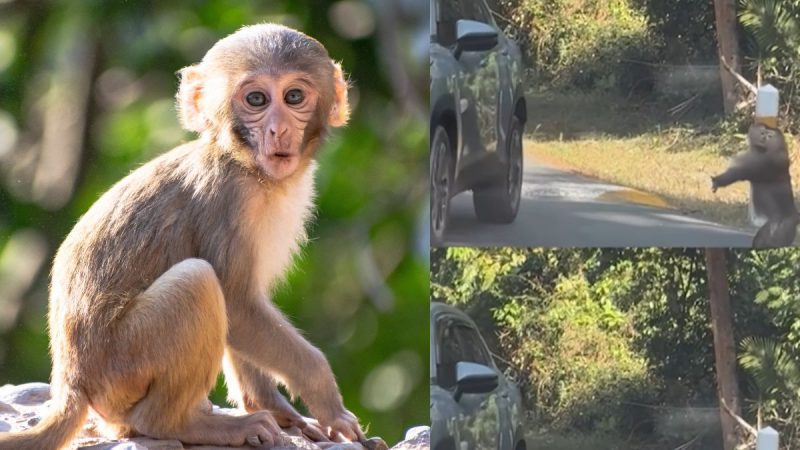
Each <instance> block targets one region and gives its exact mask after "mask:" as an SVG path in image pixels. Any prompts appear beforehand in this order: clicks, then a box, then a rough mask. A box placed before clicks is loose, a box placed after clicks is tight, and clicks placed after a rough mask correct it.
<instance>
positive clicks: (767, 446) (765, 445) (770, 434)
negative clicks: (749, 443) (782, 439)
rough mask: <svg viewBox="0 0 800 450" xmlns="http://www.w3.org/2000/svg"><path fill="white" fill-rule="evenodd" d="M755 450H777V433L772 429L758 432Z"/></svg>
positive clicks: (765, 428) (768, 428)
mask: <svg viewBox="0 0 800 450" xmlns="http://www.w3.org/2000/svg"><path fill="white" fill-rule="evenodd" d="M756 450H778V432H777V431H775V429H774V428H772V427H764V428H762V429H760V430H758V437H756Z"/></svg>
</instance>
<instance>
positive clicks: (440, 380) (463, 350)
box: [430, 302, 525, 450]
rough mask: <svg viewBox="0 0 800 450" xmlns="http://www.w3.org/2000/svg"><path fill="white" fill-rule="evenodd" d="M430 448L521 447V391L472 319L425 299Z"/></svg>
mask: <svg viewBox="0 0 800 450" xmlns="http://www.w3.org/2000/svg"><path fill="white" fill-rule="evenodd" d="M430 355H431V360H430V364H431V449H432V450H472V449H480V450H488V449H498V450H525V439H524V436H523V434H524V431H523V428H522V418H523V409H522V396H521V395H520V391H519V389H518V388H517V386H516V385H515V384H514V383H513V382H511V381H510V380H509V379H507V378H506V377H505V376H504V375H503V373H502V372H501V371H500V370H499V369H498V368H497V366H496V365H495V362H494V360H493V359H492V356H491V353H490V352H489V350H488V348H487V347H486V343H485V342H484V340H483V338H482V337H481V335H480V333H479V332H478V328H477V327H476V326H475V323H474V322H473V321H472V320H471V319H470V318H469V317H468V316H467V315H466V314H464V313H463V312H461V311H459V310H458V309H456V308H453V307H451V306H447V305H445V304H443V303H438V302H433V303H431V352H430Z"/></svg>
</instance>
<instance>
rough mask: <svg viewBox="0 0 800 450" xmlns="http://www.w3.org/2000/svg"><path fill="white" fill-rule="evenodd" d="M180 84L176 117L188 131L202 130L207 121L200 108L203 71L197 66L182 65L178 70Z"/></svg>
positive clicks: (205, 126) (206, 125)
mask: <svg viewBox="0 0 800 450" xmlns="http://www.w3.org/2000/svg"><path fill="white" fill-rule="evenodd" d="M178 75H180V77H181V84H180V87H179V88H178V94H177V95H176V99H177V100H178V119H179V120H180V122H181V126H183V128H185V129H187V130H189V131H196V132H198V133H200V132H202V131H203V130H205V129H206V128H207V127H208V121H207V119H206V117H205V115H204V114H203V111H202V109H201V108H200V99H201V97H202V96H203V71H202V70H200V68H199V67H197V66H189V67H184V68H183V69H181V70H179V71H178Z"/></svg>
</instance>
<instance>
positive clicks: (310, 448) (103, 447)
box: [0, 383, 430, 450]
mask: <svg viewBox="0 0 800 450" xmlns="http://www.w3.org/2000/svg"><path fill="white" fill-rule="evenodd" d="M49 400H50V386H49V385H48V384H46V383H28V384H21V385H18V386H14V385H10V384H8V385H5V386H3V387H0V432H5V431H21V430H25V429H28V428H30V427H32V426H34V425H36V424H37V423H39V421H40V420H41V419H42V417H43V415H44V414H45V413H46V411H47V408H48V403H49ZM214 413H215V414H237V412H236V410H232V409H227V408H219V407H216V406H215V407H214ZM96 420H97V419H96V418H93V417H92V416H91V415H90V417H89V420H88V421H87V423H86V425H85V426H84V428H83V430H82V431H81V433H80V434H79V435H78V437H76V438H75V439H74V440H73V441H72V443H71V445H70V447H69V448H70V449H75V450H182V449H187V450H228V449H232V448H233V447H209V446H184V445H183V444H181V443H180V442H179V441H174V440H157V439H150V438H133V439H121V440H112V439H107V438H103V437H99V436H98V435H97V431H96V429H97V426H96V423H97V422H96ZM284 433H285V434H286V438H287V441H289V442H291V445H288V446H281V447H275V448H274V449H275V450H365V447H364V446H363V445H361V444H359V443H350V442H348V443H337V442H316V443H315V442H311V441H309V440H308V439H306V438H305V437H304V436H303V435H302V433H301V432H300V430H299V429H298V428H287V429H284ZM429 441H430V429H429V428H428V427H415V428H412V429H410V430H409V431H408V433H406V439H405V440H404V441H403V442H401V443H399V444H397V445H395V446H394V447H392V448H391V450H423V449H429V448H430V443H429ZM245 448H246V447H245ZM386 448H387V446H386V444H385V443H383V441H382V440H381V439H380V438H372V439H370V440H369V441H368V442H367V447H366V450H386Z"/></svg>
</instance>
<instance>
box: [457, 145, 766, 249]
mask: <svg viewBox="0 0 800 450" xmlns="http://www.w3.org/2000/svg"><path fill="white" fill-rule="evenodd" d="M659 202H660V199H658V198H655V197H652V196H648V195H647V194H644V193H641V192H637V191H632V190H630V189H627V188H625V187H623V186H616V185H613V184H608V183H605V182H602V181H599V180H595V179H592V178H588V177H584V176H580V175H576V174H573V173H570V172H565V171H562V170H558V169H555V168H551V167H546V166H544V165H541V164H538V163H536V162H534V161H531V159H530V158H526V160H525V175H524V180H523V185H522V200H521V204H520V209H519V214H518V215H517V218H516V220H515V221H514V222H513V223H511V224H509V225H494V224H484V223H481V222H478V221H477V219H476V218H475V213H474V211H473V208H472V193H471V192H464V193H461V194H459V195H458V196H456V197H454V198H453V199H452V203H451V207H450V210H451V215H450V222H449V224H448V229H447V231H446V233H445V245H448V246H456V245H463V246H498V247H502V246H513V247H750V245H751V242H752V239H753V234H750V233H746V232H743V231H741V230H736V229H733V228H730V227H726V226H724V225H720V224H716V223H712V222H706V221H702V220H698V219H694V218H691V217H687V216H684V215H682V214H680V212H678V211H675V210H672V209H670V208H669V207H668V205H663V206H661V207H658V206H652V205H658V204H659Z"/></svg>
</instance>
